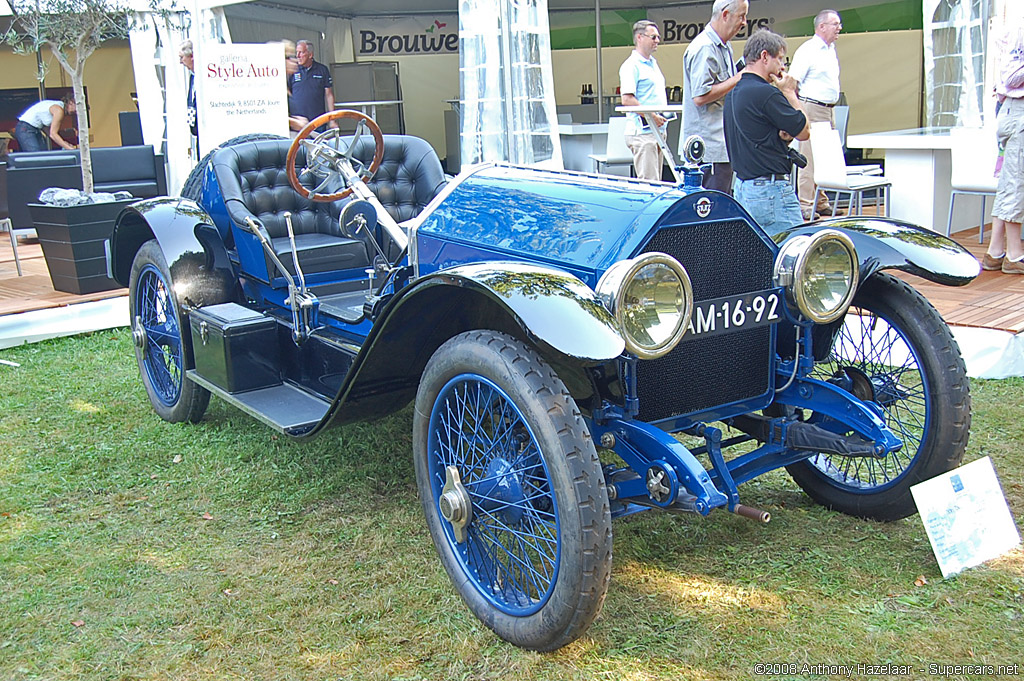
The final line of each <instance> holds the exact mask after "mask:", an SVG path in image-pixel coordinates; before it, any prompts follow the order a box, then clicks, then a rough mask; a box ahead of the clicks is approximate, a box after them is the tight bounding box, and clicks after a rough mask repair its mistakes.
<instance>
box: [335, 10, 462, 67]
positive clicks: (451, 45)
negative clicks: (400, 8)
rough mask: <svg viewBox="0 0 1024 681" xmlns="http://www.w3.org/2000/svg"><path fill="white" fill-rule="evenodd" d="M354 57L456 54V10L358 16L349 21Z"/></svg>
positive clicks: (457, 27)
mask: <svg viewBox="0 0 1024 681" xmlns="http://www.w3.org/2000/svg"><path fill="white" fill-rule="evenodd" d="M352 36H353V38H354V39H353V44H354V45H355V48H356V56H357V57H380V56H390V55H396V54H458V53H459V15H458V14H433V15H432V14H422V15H420V14H417V15H415V16H407V17H386V18H376V17H359V18H357V19H354V20H353V21H352Z"/></svg>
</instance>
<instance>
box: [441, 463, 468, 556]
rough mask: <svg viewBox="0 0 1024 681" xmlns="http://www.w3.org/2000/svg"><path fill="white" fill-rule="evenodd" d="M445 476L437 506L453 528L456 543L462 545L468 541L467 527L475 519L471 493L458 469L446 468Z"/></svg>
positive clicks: (453, 467)
mask: <svg viewBox="0 0 1024 681" xmlns="http://www.w3.org/2000/svg"><path fill="white" fill-rule="evenodd" d="M444 476H445V480H444V487H443V488H442V489H441V498H440V499H438V501H437V506H438V509H439V510H440V511H441V517H442V518H444V519H445V520H447V521H448V524H450V525H451V526H452V534H454V535H455V541H457V542H458V543H460V544H461V543H462V542H464V541H466V527H467V526H468V525H469V521H470V520H472V519H473V504H472V502H471V501H470V499H469V492H467V491H466V488H465V487H463V485H462V478H461V477H460V476H459V469H458V468H456V467H455V466H448V467H446V468H445V470H444Z"/></svg>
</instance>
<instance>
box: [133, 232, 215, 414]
mask: <svg viewBox="0 0 1024 681" xmlns="http://www.w3.org/2000/svg"><path fill="white" fill-rule="evenodd" d="M128 298H129V302H128V307H129V309H130V310H131V318H132V340H133V341H134V343H135V359H136V361H137V362H138V365H139V374H140V375H141V377H142V383H143V385H144V386H145V388H146V394H147V395H148V396H149V401H150V404H152V405H153V410H154V411H156V413H157V414H159V415H160V417H161V418H163V419H164V420H166V421H171V422H179V421H193V422H194V421H198V420H199V419H200V418H202V416H203V413H204V412H205V411H206V407H207V405H208V404H209V402H210V393H209V392H207V391H206V390H205V389H203V388H201V387H200V386H198V385H197V384H195V383H193V382H192V381H190V380H188V378H187V377H186V376H185V371H186V370H187V369H191V368H192V366H193V364H192V353H191V347H190V345H189V341H190V340H191V337H190V336H189V335H188V334H187V333H185V332H184V331H183V329H184V328H186V327H185V325H184V322H183V320H184V317H183V316H182V314H181V307H180V305H179V304H178V301H177V298H176V296H175V294H174V287H173V284H172V281H171V277H170V275H169V274H168V268H167V264H166V263H165V262H164V256H163V252H162V251H161V250H160V246H159V244H158V243H157V242H156V240H155V239H154V240H151V241H147V242H146V243H145V244H143V245H142V248H140V249H139V251H138V253H136V255H135V260H134V262H132V271H131V277H130V279H129V282H128Z"/></svg>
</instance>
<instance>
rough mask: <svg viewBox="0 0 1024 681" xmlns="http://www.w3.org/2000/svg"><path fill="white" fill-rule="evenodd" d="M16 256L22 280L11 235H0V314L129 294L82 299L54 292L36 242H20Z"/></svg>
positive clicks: (93, 295) (122, 291) (105, 293)
mask: <svg viewBox="0 0 1024 681" xmlns="http://www.w3.org/2000/svg"><path fill="white" fill-rule="evenodd" d="M18 257H19V258H20V259H21V271H22V272H23V273H24V275H25V276H23V277H19V276H18V270H17V268H16V267H15V264H14V251H12V250H11V237H10V235H8V233H7V232H0V315H5V314H14V313H17V312H28V311H30V310H42V309H45V308H48V307H62V306H64V305H71V304H72V303H84V302H88V301H91V300H103V299H105V298H116V297H117V296H125V295H128V289H123V288H122V289H117V290H115V291H102V292H100V293H91V294H88V295H84V296H76V295H74V294H73V293H62V292H60V291H54V290H53V285H52V284H51V283H50V273H49V271H48V270H47V269H46V261H45V260H43V249H42V248H40V246H39V244H38V243H36V242H35V241H31V242H29V241H25V240H24V239H23V240H21V241H19V242H18Z"/></svg>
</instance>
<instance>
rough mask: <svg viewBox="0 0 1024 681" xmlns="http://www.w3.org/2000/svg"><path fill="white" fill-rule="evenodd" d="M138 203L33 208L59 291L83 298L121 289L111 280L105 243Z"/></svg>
mask: <svg viewBox="0 0 1024 681" xmlns="http://www.w3.org/2000/svg"><path fill="white" fill-rule="evenodd" d="M135 200H136V199H130V200H127V201H114V202H112V203H91V204H87V205H85V206H49V205H44V204H41V203H30V204H29V206H28V207H29V211H30V212H31V214H32V222H33V223H34V225H35V228H36V234H37V235H38V236H39V244H40V245H41V246H42V247H43V257H44V258H45V259H46V267H47V269H48V270H49V271H50V281H51V282H53V288H54V289H55V290H57V291H64V292H65V293H75V294H78V295H82V294H84V293H96V292H97V291H109V290H111V289H116V288H121V285H120V284H118V283H117V282H116V281H114V280H113V279H111V278H110V277H108V276H107V254H106V243H105V242H106V240H107V239H109V238H110V235H111V233H113V231H114V222H115V221H116V220H117V216H118V215H119V214H120V212H121V210H122V209H123V208H124V207H125V206H127V205H129V204H130V203H132V202H133V201H135Z"/></svg>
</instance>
